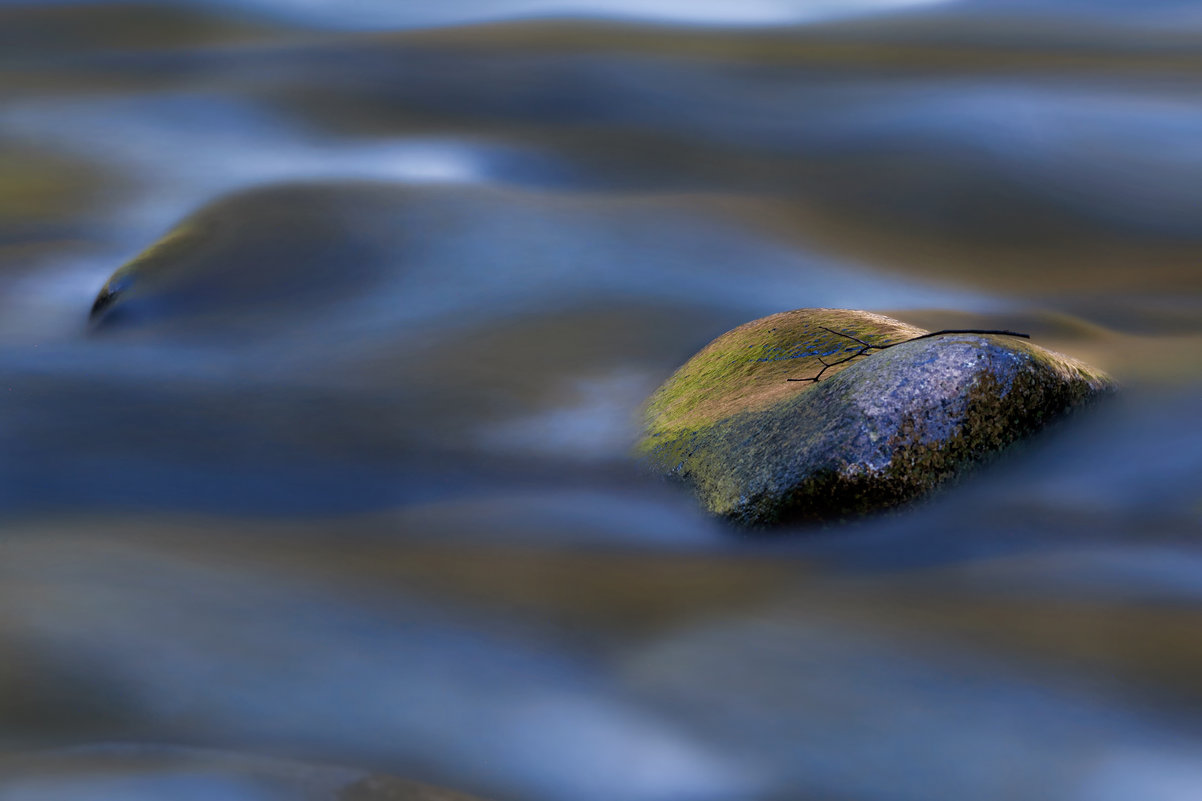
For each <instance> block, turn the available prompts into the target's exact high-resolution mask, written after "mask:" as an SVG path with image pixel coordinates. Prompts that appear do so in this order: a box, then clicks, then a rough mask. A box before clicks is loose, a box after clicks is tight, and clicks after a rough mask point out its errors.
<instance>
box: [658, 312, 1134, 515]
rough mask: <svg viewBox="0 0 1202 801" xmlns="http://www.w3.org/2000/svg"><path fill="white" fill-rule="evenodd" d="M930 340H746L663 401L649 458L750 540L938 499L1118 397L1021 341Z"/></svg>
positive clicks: (854, 323)
mask: <svg viewBox="0 0 1202 801" xmlns="http://www.w3.org/2000/svg"><path fill="white" fill-rule="evenodd" d="M929 333H931V332H928V331H925V330H923V329H921V328H916V327H914V326H910V325H907V324H905V323H902V322H900V321H898V320H894V319H891V318H888V317H884V316H882V315H878V314H872V313H869V312H862V311H851V310H844V309H799V310H796V311H790V312H783V313H781V314H775V315H772V316H770V317H765V318H762V319H760V320H755V321H752V322H750V323H747V324H745V325H742V326H740V327H738V328H736V329H734V330H732V331H729V332H727V333H725V334H723V335H722V336H720V337H718V338H717V339H715V340H714V341H713V342H711V343H710V344H709V345H707V346H706V347H705V348H703V349H702V350H701V351H700V352H698V353H697V354H696V355H695V356H693V357H692V358H691V359H690V360H689V361H688V362H686V363H685V364H684V365H683V366H682V367H681V368H680V369H679V370H677V371H676V372H675V373H674V374H673V375H672V376H671V377H670V378H669V379H668V380H667V381H666V382H664V384H663V385H662V386H661V387H660V388H659V389H658V390H656V392H655V394H654V395H652V397H651V398H650V400H649V401H648V402H647V406H646V423H645V429H644V435H643V437H642V439H641V440H640V441H639V443H638V445H637V451H638V453H639V456H640V458H641V459H642V460H643V461H644V462H645V463H646V464H647V465H649V466H650V467H651V468H652V470H653V471H655V472H658V473H660V474H663V475H666V476H669V477H672V478H676V479H680V480H682V481H684V482H685V483H687V484H689V485H691V486H692V487H693V488H694V489H695V490H696V493H697V495H698V497H699V499H700V500H701V502H702V503H703V504H704V506H705V507H706V508H707V509H708V510H709V511H710V512H711V513H713V514H714V515H717V516H719V517H723V518H726V519H728V520H730V521H732V522H735V523H738V524H743V525H747V526H757V527H758V526H770V525H773V524H777V523H784V522H793V521H804V520H810V521H814V520H834V519H840V518H844V517H849V516H856V515H861V514H864V513H868V512H872V511H876V510H881V509H887V508H890V507H896V506H899V505H901V504H904V503H906V502H909V501H912V500H914V499H916V498H919V497H921V496H924V495H926V494H927V493H929V492H930V491H931V490H933V489H935V488H936V487H938V486H939V485H941V484H944V483H945V482H947V481H948V480H949V479H953V478H955V477H957V476H959V475H961V474H963V473H964V472H965V471H966V469H968V468H969V467H971V466H972V465H974V464H976V463H979V462H981V461H984V460H985V459H987V458H989V457H991V456H993V455H995V454H997V453H998V452H1000V451H1001V450H1003V449H1004V448H1006V447H1007V446H1008V445H1010V444H1012V443H1013V442H1015V441H1017V440H1019V439H1021V438H1023V437H1026V436H1028V435H1030V434H1032V433H1034V432H1035V431H1037V430H1039V429H1040V428H1042V427H1043V426H1044V425H1046V424H1047V423H1049V422H1051V421H1052V420H1054V419H1056V418H1058V417H1061V416H1063V415H1064V414H1065V413H1066V412H1068V411H1069V410H1071V409H1073V408H1074V407H1077V406H1079V405H1081V404H1083V403H1085V402H1087V401H1089V400H1090V399H1092V398H1095V397H1097V396H1098V395H1101V394H1104V393H1106V392H1108V391H1110V390H1112V389H1113V386H1114V383H1113V381H1112V380H1111V379H1110V378H1109V377H1108V376H1107V375H1105V374H1104V373H1102V372H1101V371H1099V370H1095V369H1093V368H1091V367H1089V366H1087V365H1085V364H1082V363H1081V362H1079V361H1077V360H1075V359H1072V358H1069V357H1067V356H1063V355H1061V354H1059V353H1054V352H1052V351H1049V350H1046V349H1044V348H1041V347H1039V346H1038V345H1035V344H1032V343H1031V342H1029V341H1027V340H1026V339H1023V338H1020V337H1016V336H1008V335H1002V334H980V333H948V334H939V335H938V336H930V337H924V335H926V334H929ZM920 337H921V338H920ZM866 346H873V347H866Z"/></svg>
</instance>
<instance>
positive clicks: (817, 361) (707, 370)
mask: <svg viewBox="0 0 1202 801" xmlns="http://www.w3.org/2000/svg"><path fill="white" fill-rule="evenodd" d="M835 332H839V333H835ZM925 333H927V332H926V331H924V330H923V329H921V328H916V327H915V326H912V325H907V324H906V323H903V322H901V321H899V320H894V319H893V318H891V317H886V316H884V315H882V314H874V313H872V312H865V311H855V310H851V309H796V310H794V311H787V312H780V313H779V314H773V315H770V316H768V317H762V318H760V319H758V320H752V321H751V322H749V323H745V324H744V325H741V326H739V327H738V328H735V329H732V330H730V331H727V332H726V333H725V334H723V335H722V336H720V337H718V338H717V339H715V340H714V341H713V342H711V343H709V344H708V345H706V346H705V347H704V348H702V349H701V350H700V351H698V352H697V354H696V355H695V356H693V357H692V358H691V359H689V360H688V361H687V362H686V363H685V364H684V365H683V366H682V367H681V368H680V369H678V370H677V371H676V372H675V373H673V375H672V377H671V378H669V379H668V380H667V381H665V382H664V384H663V385H662V386H661V387H660V388H659V390H657V391H656V393H655V394H654V395H652V396H651V399H650V400H649V401H648V403H647V409H646V411H647V430H648V433H650V434H656V433H664V432H666V431H668V430H673V429H680V428H690V427H695V426H700V425H707V424H711V423H713V422H715V421H716V420H720V419H722V418H724V417H729V416H731V415H732V414H735V413H738V412H753V411H758V410H761V409H766V408H768V407H769V406H772V405H774V404H776V403H779V402H780V401H782V400H785V399H786V398H788V397H790V396H792V395H796V394H797V393H799V392H803V391H805V390H807V389H809V388H810V387H812V386H813V385H814V384H813V383H812V382H808V381H792V382H791V381H788V379H790V378H796V379H801V378H809V377H813V376H816V375H818V374H819V373H822V374H823V378H824V379H829V378H831V377H833V376H834V374H835V373H837V372H838V371H840V370H843V369H845V368H847V367H849V366H851V364H852V362H851V361H848V362H844V363H842V364H838V365H834V366H831V367H829V368H826V369H825V371H824V363H825V364H827V365H830V364H833V363H834V362H837V361H839V360H841V359H843V358H846V357H847V356H850V355H851V354H852V353H855V352H856V351H857V350H859V349H860V346H859V345H858V344H857V343H856V342H855V340H854V339H850V338H849V336H851V337H856V338H858V339H862V340H864V341H865V342H870V343H872V344H877V345H885V344H889V343H893V342H902V341H904V340H907V339H911V338H913V337H916V336H921V335H922V334H925Z"/></svg>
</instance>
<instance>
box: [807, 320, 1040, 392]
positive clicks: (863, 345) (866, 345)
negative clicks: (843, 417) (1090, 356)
mask: <svg viewBox="0 0 1202 801" xmlns="http://www.w3.org/2000/svg"><path fill="white" fill-rule="evenodd" d="M818 327H819V328H821V329H822V330H823V331H830V332H831V333H832V334H835V335H836V336H841V337H846V338H847V339H850V340H851V341H853V342H858V343H859V344H860V349H859V350H858V351H856V352H855V353H853V354H851V355H850V356H847V357H845V358H842V359H840V360H839V361H837V362H830V363H829V364H828V363H827V362H825V361H823V359H822V357H821V356H819V357H818V363H819V364H821V365H822V369H821V370H819V371H818V374H817V375H815V376H812V377H810V378H786V379H785V380H786V381H813V382H814V383H815V384H817V383H818V379H820V378H822V375H823V373H825V372H826V371H827V370H829V369H830V368H832V367H835V366H837V365H840V364H844V363H845V362H850V361H851V360H852V359H858V358H859V357H861V356H863V355H864V354H865V353H867V352H868V351H870V350H885V349H886V348H892V347H895V346H897V345H904V344H906V343H907V342H917V341H918V340H920V339H930V338H931V337H937V336H942V335H943V334H993V335H995V336H1005V337H1021V338H1023V339H1030V338H1031V335H1030V334H1020V333H1018V332H1017V331H995V330H989V329H983V328H944V329H943V330H942V331H932V332H931V333H929V334H921V335H919V336H916V337H910V338H909V339H903V340H902V341H901V342H890V343H888V344H885V345H873V344H872V343H870V342H865V341H864V340H862V339H860V338H858V337H853V336H852V335H851V334H845V333H843V332H842V331H836V330H834V329H833V328H827V327H826V326H825V325H821V326H818Z"/></svg>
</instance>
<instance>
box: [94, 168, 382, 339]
mask: <svg viewBox="0 0 1202 801" xmlns="http://www.w3.org/2000/svg"><path fill="white" fill-rule="evenodd" d="M395 194H396V193H390V192H389V190H388V189H387V188H384V187H361V186H345V185H341V184H329V185H324V184H313V185H308V184H288V185H281V186H267V187H256V188H253V189H249V190H245V191H242V192H238V193H235V194H232V195H228V196H224V197H221V198H218V199H217V200H215V201H213V202H211V203H209V204H208V205H206V206H204V207H203V208H201V209H199V210H197V211H196V212H194V213H193V214H191V215H189V216H188V217H187V218H185V219H184V220H182V221H181V222H180V223H179V224H178V225H176V226H175V227H174V228H172V229H171V230H170V231H168V232H167V233H166V234H165V235H163V236H162V237H161V238H160V239H159V240H158V241H157V242H154V243H153V244H152V245H150V246H149V247H148V248H146V249H145V250H143V251H142V252H141V253H139V254H137V255H136V256H134V258H132V259H131V260H130V261H128V262H126V263H125V264H123V265H122V266H121V267H119V268H118V269H117V270H116V272H114V273H113V274H112V276H111V277H110V278H109V279H108V281H107V282H106V283H105V284H104V286H103V287H101V289H100V291H99V293H98V294H97V296H96V299H95V302H94V303H93V304H92V311H91V320H92V325H93V328H94V330H97V331H111V330H114V329H121V328H132V327H138V326H144V325H154V326H158V327H160V328H164V327H172V326H178V327H181V328H185V329H186V328H187V327H191V328H193V329H200V330H203V329H204V328H205V327H207V328H209V329H211V330H216V331H225V330H227V329H229V330H230V331H233V332H235V335H236V332H237V331H239V330H240V329H261V328H265V327H269V326H272V325H274V324H278V323H280V322H281V321H283V320H286V319H287V318H288V317H289V316H292V317H295V318H296V319H304V320H312V319H313V317H314V316H316V315H317V314H319V313H320V312H321V311H322V310H323V309H324V308H326V307H328V306H329V305H331V304H334V303H337V302H338V301H340V300H343V299H346V298H350V297H355V296H358V295H362V294H365V293H367V292H370V291H371V290H372V289H373V288H374V287H375V286H377V285H378V284H379V282H380V281H381V280H382V278H383V276H384V273H385V272H386V268H385V265H384V264H383V263H382V262H383V261H384V259H383V258H382V257H381V253H382V252H385V251H388V250H390V249H395V247H396V243H395V242H391V241H389V237H390V234H389V233H388V232H387V231H386V230H384V229H387V228H388V227H389V226H390V223H389V222H388V221H387V220H386V217H387V212H388V210H389V209H390V208H392V207H394V206H395V199H394V195H395Z"/></svg>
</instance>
